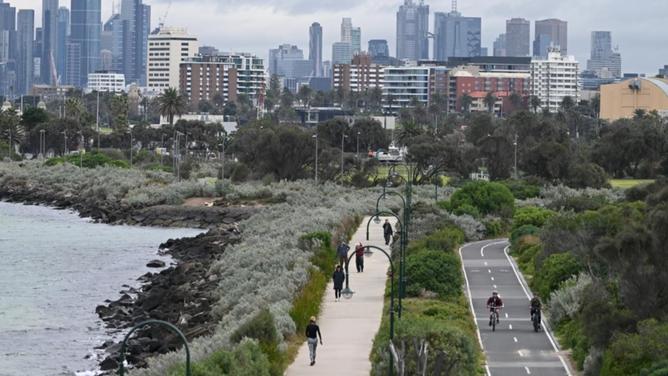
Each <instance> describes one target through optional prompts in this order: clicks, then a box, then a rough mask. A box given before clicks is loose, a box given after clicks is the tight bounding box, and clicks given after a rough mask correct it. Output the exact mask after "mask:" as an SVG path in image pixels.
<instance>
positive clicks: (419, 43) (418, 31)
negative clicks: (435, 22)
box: [397, 0, 429, 60]
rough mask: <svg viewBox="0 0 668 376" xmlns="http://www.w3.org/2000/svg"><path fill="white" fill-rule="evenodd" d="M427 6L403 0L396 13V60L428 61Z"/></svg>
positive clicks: (421, 1) (422, 2) (422, 3)
mask: <svg viewBox="0 0 668 376" xmlns="http://www.w3.org/2000/svg"><path fill="white" fill-rule="evenodd" d="M428 32H429V6H428V5H425V4H424V1H423V0H420V2H419V3H416V2H415V1H414V0H404V5H402V6H400V7H399V11H397V59H409V60H420V59H429V39H428Z"/></svg>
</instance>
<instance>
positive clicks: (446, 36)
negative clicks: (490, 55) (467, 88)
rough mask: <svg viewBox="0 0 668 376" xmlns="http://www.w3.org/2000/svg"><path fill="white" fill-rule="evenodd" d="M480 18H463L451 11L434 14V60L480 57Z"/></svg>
mask: <svg viewBox="0 0 668 376" xmlns="http://www.w3.org/2000/svg"><path fill="white" fill-rule="evenodd" d="M481 24H482V20H481V19H480V17H463V16H462V15H461V13H459V12H457V11H456V10H453V11H452V12H450V13H442V12H436V13H435V14H434V59H435V60H441V61H445V60H447V59H448V58H450V57H470V56H480V48H481V46H480V36H481V29H482V26H481Z"/></svg>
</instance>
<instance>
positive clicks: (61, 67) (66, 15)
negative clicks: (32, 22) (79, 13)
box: [56, 7, 70, 77]
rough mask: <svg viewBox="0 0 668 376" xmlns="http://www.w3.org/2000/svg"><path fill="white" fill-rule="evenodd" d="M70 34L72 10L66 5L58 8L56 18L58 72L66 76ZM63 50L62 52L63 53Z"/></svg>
mask: <svg viewBox="0 0 668 376" xmlns="http://www.w3.org/2000/svg"><path fill="white" fill-rule="evenodd" d="M69 35H70V10H69V9H67V8H66V7H60V8H58V16H57V20H56V46H58V47H57V48H56V50H57V51H58V52H59V53H58V59H57V60H56V73H57V74H58V75H59V76H61V77H65V68H66V67H67V54H66V53H64V52H65V51H67V40H68V37H69ZM61 52H62V53H61Z"/></svg>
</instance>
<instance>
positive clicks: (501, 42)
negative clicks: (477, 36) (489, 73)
mask: <svg viewBox="0 0 668 376" xmlns="http://www.w3.org/2000/svg"><path fill="white" fill-rule="evenodd" d="M493 50H494V51H493V54H494V56H507V55H506V34H505V33H502V34H499V36H498V37H497V38H496V40H495V41H494V45H493Z"/></svg>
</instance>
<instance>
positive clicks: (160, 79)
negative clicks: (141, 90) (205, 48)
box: [146, 27, 199, 92]
mask: <svg viewBox="0 0 668 376" xmlns="http://www.w3.org/2000/svg"><path fill="white" fill-rule="evenodd" d="M198 48H199V46H198V43H197V38H195V37H193V36H190V35H188V32H187V31H186V29H184V28H176V27H161V28H160V29H159V30H158V31H157V32H156V33H154V34H151V35H149V36H148V61H147V64H146V65H147V67H146V70H147V73H146V86H147V87H148V89H149V90H154V91H156V92H160V91H163V90H165V89H167V88H169V87H171V88H175V89H178V88H179V71H180V65H181V62H182V61H184V60H186V59H188V58H191V57H194V56H196V55H197V53H198Z"/></svg>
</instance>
